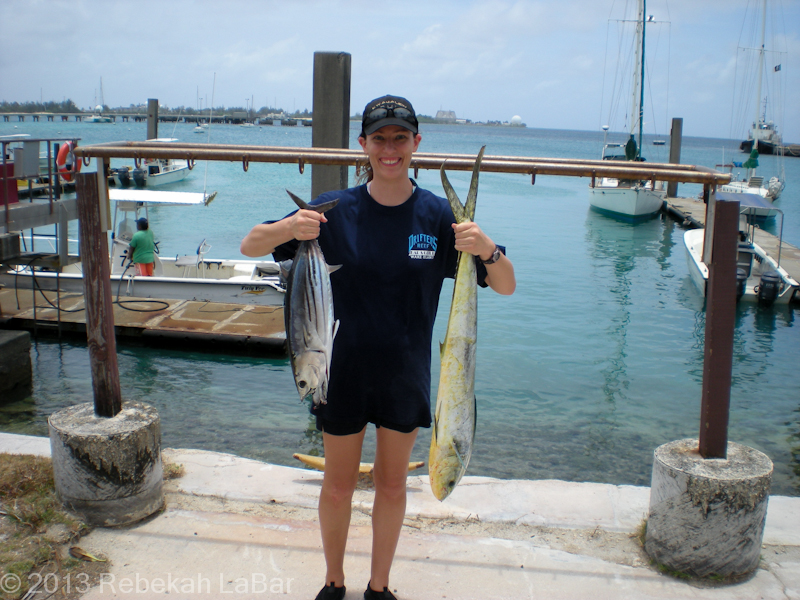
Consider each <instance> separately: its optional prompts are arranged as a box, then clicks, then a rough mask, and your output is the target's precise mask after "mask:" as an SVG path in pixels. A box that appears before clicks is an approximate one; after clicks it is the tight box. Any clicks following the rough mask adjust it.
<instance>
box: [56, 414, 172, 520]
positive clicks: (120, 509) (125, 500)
mask: <svg viewBox="0 0 800 600" xmlns="http://www.w3.org/2000/svg"><path fill="white" fill-rule="evenodd" d="M48 425H49V429H50V451H51V455H52V458H53V474H54V478H55V487H56V491H57V492H58V496H59V498H60V499H61V501H62V502H63V503H64V505H65V506H67V508H69V509H70V510H73V511H75V512H77V513H80V514H81V515H83V516H84V518H85V519H86V520H87V522H88V523H90V524H91V525H96V526H100V527H113V526H118V525H128V524H130V523H135V522H136V521H139V520H141V519H144V518H145V517H148V516H150V515H152V514H153V513H154V512H156V511H157V510H160V509H161V507H162V506H163V505H164V495H163V491H162V480H163V470H162V464H161V422H160V419H159V416H158V413H157V412H156V410H155V409H154V408H153V407H151V406H148V405H146V404H141V403H134V402H125V403H124V404H123V406H122V410H121V411H120V412H119V413H117V415H116V416H114V417H112V418H106V417H98V416H97V415H95V412H94V406H93V404H92V403H85V404H78V405H76V406H71V407H69V408H66V409H63V410H60V411H58V412H56V413H53V414H52V415H50V418H49V419H48Z"/></svg>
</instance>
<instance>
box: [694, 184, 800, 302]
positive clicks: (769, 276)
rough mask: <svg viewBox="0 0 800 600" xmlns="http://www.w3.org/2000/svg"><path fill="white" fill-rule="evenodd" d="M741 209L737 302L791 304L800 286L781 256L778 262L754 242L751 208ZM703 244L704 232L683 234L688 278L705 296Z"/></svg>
mask: <svg viewBox="0 0 800 600" xmlns="http://www.w3.org/2000/svg"><path fill="white" fill-rule="evenodd" d="M718 197H720V196H719V194H718ZM742 210H743V212H744V213H745V214H743V215H742V223H741V224H740V232H739V236H740V237H739V252H738V255H737V258H736V266H737V277H736V278H737V284H738V285H737V299H738V300H740V301H746V302H758V303H759V304H760V305H762V306H772V305H773V304H783V305H785V304H789V302H791V301H792V297H793V296H794V295H795V294H796V293H797V290H798V288H800V284H798V282H797V281H795V280H794V279H792V277H790V276H789V274H788V273H787V272H786V270H785V269H784V268H783V267H781V266H780V262H779V261H780V257H778V260H776V259H775V258H773V257H772V256H771V255H770V254H769V253H767V252H766V251H765V250H764V249H763V248H762V247H761V246H759V245H758V244H756V243H755V242H754V241H753V234H754V231H755V226H754V224H753V222H752V221H753V220H752V218H751V219H748V218H747V213H748V211H749V209H747V208H746V207H745V208H743V209H742ZM704 241H705V229H690V230H688V231H687V232H686V233H685V234H684V235H683V242H684V244H685V246H686V258H687V261H688V264H689V275H690V276H691V278H692V281H693V282H694V284H695V285H696V286H697V288H698V289H699V290H700V293H702V294H703V296H705V295H706V288H707V285H708V266H707V265H706V264H705V263H704V262H703V243H704Z"/></svg>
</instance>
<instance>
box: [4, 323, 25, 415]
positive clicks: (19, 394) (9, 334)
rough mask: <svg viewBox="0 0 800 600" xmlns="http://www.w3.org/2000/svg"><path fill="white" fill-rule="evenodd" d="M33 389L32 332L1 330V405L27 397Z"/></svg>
mask: <svg viewBox="0 0 800 600" xmlns="http://www.w3.org/2000/svg"><path fill="white" fill-rule="evenodd" d="M32 390H33V370H32V368H31V334H30V333H28V332H27V331H4V330H0V405H3V404H5V403H7V402H14V401H16V400H20V399H22V398H25V397H26V396H29V395H30V394H31V392H32Z"/></svg>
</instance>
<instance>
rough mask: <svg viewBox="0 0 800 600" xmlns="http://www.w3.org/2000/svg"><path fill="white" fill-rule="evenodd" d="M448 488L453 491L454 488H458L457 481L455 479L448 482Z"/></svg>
mask: <svg viewBox="0 0 800 600" xmlns="http://www.w3.org/2000/svg"><path fill="white" fill-rule="evenodd" d="M447 487H449V488H450V489H453V488H454V487H456V480H455V479H451V480H450V481H448V482H447Z"/></svg>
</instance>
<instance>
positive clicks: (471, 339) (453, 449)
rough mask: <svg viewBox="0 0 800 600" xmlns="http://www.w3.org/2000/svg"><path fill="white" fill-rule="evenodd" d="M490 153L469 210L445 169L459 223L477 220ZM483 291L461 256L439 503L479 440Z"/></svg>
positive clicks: (435, 455)
mask: <svg viewBox="0 0 800 600" xmlns="http://www.w3.org/2000/svg"><path fill="white" fill-rule="evenodd" d="M485 149H486V147H485V146H484V147H483V148H481V151H480V152H479V153H478V158H477V160H476V161H475V166H474V167H473V169H472V181H471V183H470V186H469V193H468V194H467V202H466V204H464V205H462V204H461V201H460V200H459V199H458V196H457V195H456V192H455V190H454V189H453V186H452V185H450V181H449V180H448V179H447V174H446V173H445V171H444V165H442V168H441V175H442V186H443V187H444V191H445V194H446V195H447V200H448V202H449V203H450V208H452V210H453V215H454V216H455V219H456V222H457V223H465V222H468V221H472V220H473V219H474V218H475V203H476V201H477V198H478V174H479V172H480V167H481V160H482V159H483V151H484V150H485ZM477 292H478V290H477V279H476V274H475V259H474V257H473V256H472V255H471V254H468V253H466V252H459V254H458V268H457V269H456V279H455V283H454V284H453V301H452V303H451V305H450V317H449V319H448V321H447V333H446V334H445V338H444V343H442V344H441V345H440V353H441V360H442V367H441V372H440V375H439V391H438V393H437V395H436V413H435V416H434V423H433V432H432V435H431V450H430V454H429V456H428V473H429V475H430V480H431V489H432V490H433V495H434V496H436V498H438V499H439V500H444V499H445V498H447V496H449V495H450V492H452V491H453V490H454V489H455V487H456V484H458V482H459V481H460V480H461V477H462V476H463V475H464V473H465V472H466V470H467V465H468V464H469V457H470V455H471V454H472V443H473V441H474V439H475V423H476V416H477V415H476V399H475V347H476V342H477V336H478V293H477Z"/></svg>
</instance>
